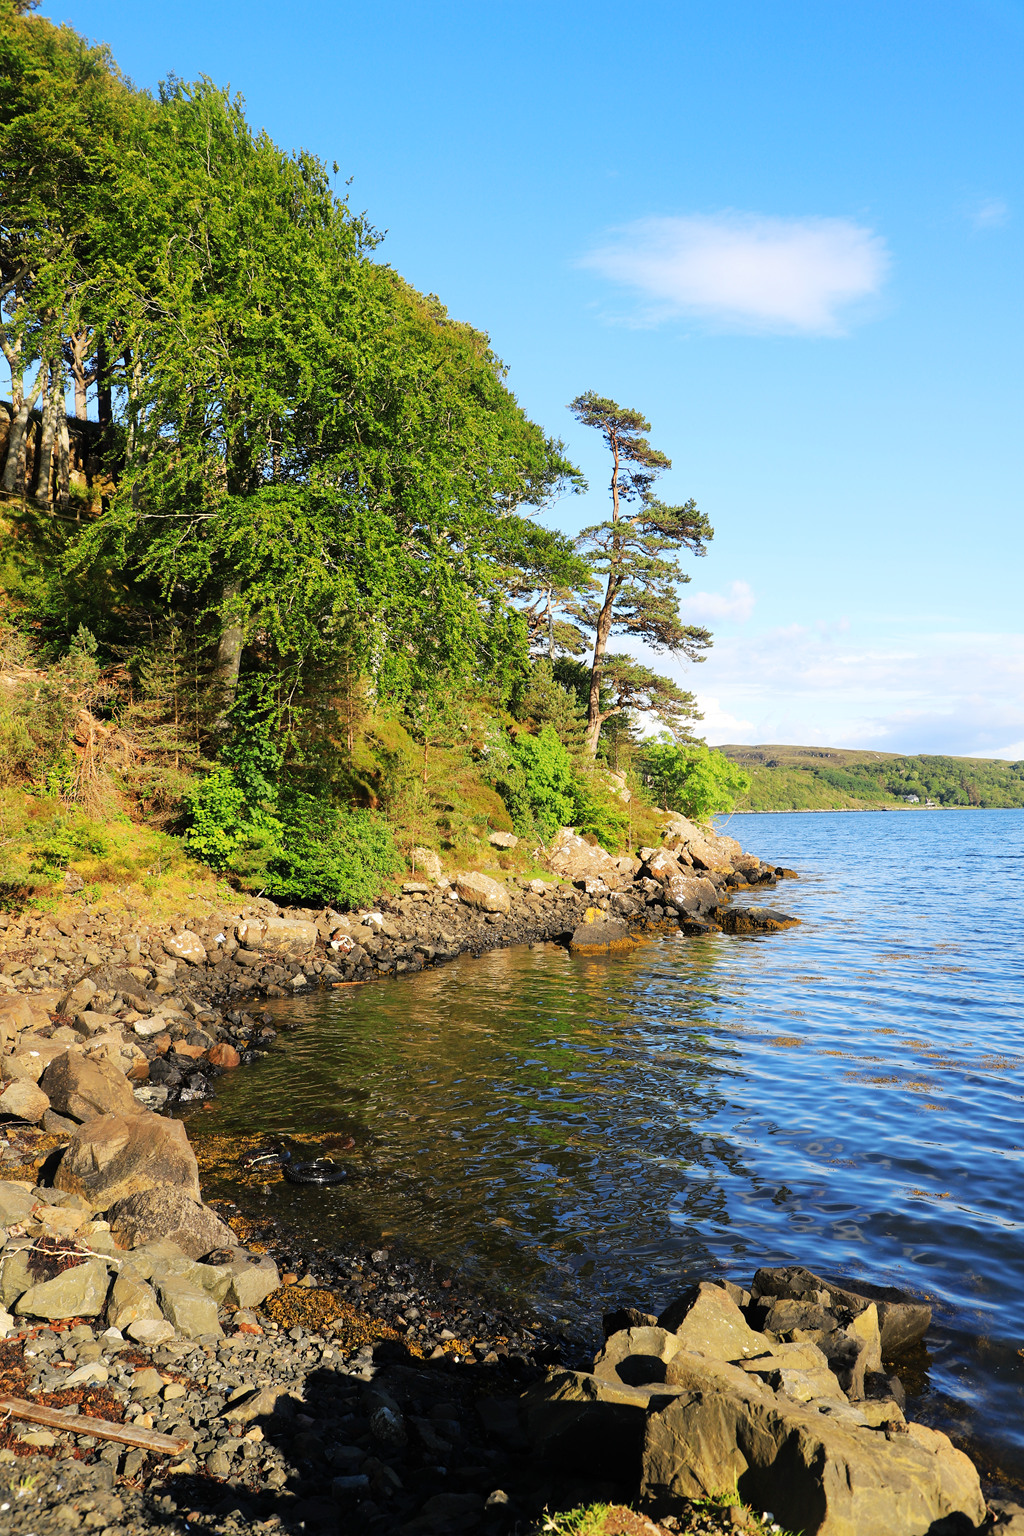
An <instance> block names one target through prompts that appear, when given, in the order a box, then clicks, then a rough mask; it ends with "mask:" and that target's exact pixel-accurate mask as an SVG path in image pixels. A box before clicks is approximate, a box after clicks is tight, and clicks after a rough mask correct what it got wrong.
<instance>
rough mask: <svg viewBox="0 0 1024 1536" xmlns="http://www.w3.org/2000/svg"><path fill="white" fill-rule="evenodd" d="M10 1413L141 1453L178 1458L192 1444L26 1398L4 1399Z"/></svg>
mask: <svg viewBox="0 0 1024 1536" xmlns="http://www.w3.org/2000/svg"><path fill="white" fill-rule="evenodd" d="M3 1413H9V1414H10V1415H11V1417H12V1418H15V1419H27V1420H28V1421H29V1423H31V1424H42V1425H43V1426H44V1427H45V1428H46V1429H63V1430H66V1431H67V1432H68V1433H69V1434H72V1435H95V1436H96V1438H97V1440H118V1441H120V1443H121V1444H122V1445H134V1446H137V1447H138V1449H139V1450H140V1451H156V1452H157V1453H159V1454H161V1455H164V1456H176V1455H177V1454H178V1453H179V1451H183V1450H185V1449H186V1448H187V1447H188V1446H189V1445H190V1444H191V1441H189V1440H180V1439H177V1438H175V1436H174V1435H161V1434H158V1433H157V1431H156V1430H155V1429H136V1428H135V1426H134V1425H133V1424H112V1423H111V1421H110V1420H109V1419H91V1418H90V1417H89V1415H88V1414H85V1413H63V1412H62V1411H61V1409H59V1408H45V1407H44V1406H43V1404H42V1403H30V1402H28V1401H27V1400H26V1399H25V1398H23V1397H0V1414H3Z"/></svg>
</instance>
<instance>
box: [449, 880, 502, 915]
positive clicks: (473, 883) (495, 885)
mask: <svg viewBox="0 0 1024 1536" xmlns="http://www.w3.org/2000/svg"><path fill="white" fill-rule="evenodd" d="M452 884H453V885H454V887H455V894H456V895H457V896H458V898H459V900H460V901H464V902H465V903H466V905H467V906H468V907H479V908H480V910H481V911H482V912H502V913H505V912H508V911H509V910H510V909H511V906H512V901H511V898H510V897H509V894H508V891H507V889H506V888H505V886H504V885H503V884H502V882H501V881H500V880H492V879H491V876H490V875H481V874H478V873H477V871H476V870H472V869H471V870H460V871H459V873H458V874H456V875H453V876H452Z"/></svg>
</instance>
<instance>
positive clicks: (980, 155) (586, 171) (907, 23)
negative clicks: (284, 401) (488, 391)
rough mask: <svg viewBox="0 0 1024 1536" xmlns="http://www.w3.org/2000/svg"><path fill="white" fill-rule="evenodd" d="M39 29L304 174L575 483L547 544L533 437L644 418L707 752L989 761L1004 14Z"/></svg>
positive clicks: (895, 4)
mask: <svg viewBox="0 0 1024 1536" xmlns="http://www.w3.org/2000/svg"><path fill="white" fill-rule="evenodd" d="M43 10H44V11H45V12H46V13H47V14H49V15H51V16H52V17H53V18H54V19H59V20H67V21H69V22H70V23H71V24H72V25H74V26H76V27H77V28H78V29H79V30H80V31H83V32H85V33H87V34H88V35H90V36H92V37H95V38H100V39H103V40H105V41H106V42H108V43H110V45H111V47H112V48H113V50H114V54H115V56H116V57H117V59H118V61H119V62H120V64H121V66H122V68H123V69H125V70H126V71H127V72H128V73H129V74H130V75H131V76H132V77H133V79H134V80H135V82H136V84H138V85H147V86H152V85H154V84H155V82H156V81H157V80H158V79H159V78H160V77H161V76H163V75H166V74H167V73H168V72H170V71H173V72H174V73H176V74H178V75H179V76H182V77H184V78H186V79H190V78H194V77H195V76H196V75H198V74H200V73H205V74H208V75H210V76H211V77H212V78H213V79H214V80H216V81H217V82H218V83H221V84H227V83H230V85H231V86H232V87H233V88H234V89H236V90H238V91H240V92H241V93H242V94H243V95H244V96H245V98H246V100H247V103H248V109H249V115H250V118H251V120H252V121H253V122H254V123H255V124H257V125H259V126H265V127H266V128H267V129H268V130H269V132H270V133H271V134H272V135H273V137H274V138H275V139H277V140H278V142H280V143H281V144H282V145H283V146H285V147H286V148H298V147H299V146H302V147H305V148H308V149H311V150H313V151H314V152H316V153H317V154H319V155H320V156H322V157H323V158H324V159H325V160H327V161H332V160H337V161H338V163H339V166H340V167H341V178H340V180H341V179H344V178H346V177H349V176H351V177H352V178H353V183H352V188H351V197H352V201H353V204H354V206H356V207H357V208H360V209H366V210H367V211H368V213H369V215H370V217H371V219H372V220H373V222H374V223H375V224H376V225H377V226H378V227H380V228H383V229H386V230H387V232H388V233H387V239H386V241H385V244H384V246H383V248H382V251H381V256H382V259H386V260H388V261H390V262H391V263H392V264H393V265H394V266H395V267H397V268H398V269H399V270H400V271H401V272H402V273H404V275H405V276H406V277H407V278H409V280H410V281H411V282H413V283H414V284H416V286H417V287H419V288H421V289H423V290H425V291H429V292H435V293H437V294H438V295H439V296H440V297H441V298H442V300H443V301H444V302H445V303H446V304H447V305H448V307H449V309H450V310H451V312H452V313H453V314H455V315H456V316H458V317H459V318H461V319H466V320H469V321H471V322H472V323H473V324H475V325H477V326H479V327H480V328H482V329H485V330H487V331H489V332H490V334H491V336H492V338H493V341H494V345H495V347H496V349H497V351H498V352H499V354H500V355H501V356H502V357H503V358H504V359H505V361H506V362H507V363H508V365H509V369H510V372H509V384H510V385H511V387H512V388H513V389H514V390H515V392H516V394H517V395H518V397H519V398H520V400H521V401H522V403H523V404H524V406H525V407H526V409H527V410H528V411H529V413H530V414H531V415H532V416H534V417H535V418H536V419H537V420H538V421H540V422H541V423H542V424H543V425H544V426H545V428H547V429H548V430H549V431H552V432H555V433H557V434H559V435H561V436H564V437H565V439H566V441H567V443H568V444H569V447H570V450H571V452H572V454H573V456H574V457H576V459H577V461H578V462H580V463H581V464H582V465H583V467H584V468H585V469H586V471H587V473H588V475H589V476H590V479H591V485H592V489H591V492H590V494H589V496H588V497H587V498H586V500H585V501H580V500H578V499H575V498H570V499H568V500H566V501H563V502H561V503H560V504H559V505H558V506H557V507H556V508H555V509H554V510H553V512H552V514H551V520H552V521H554V522H556V523H558V524H559V525H560V526H563V527H564V528H566V529H567V530H569V531H575V530H576V529H577V528H578V527H580V526H581V525H582V524H583V523H585V522H590V521H594V520H596V519H597V518H599V517H600V516H601V515H602V507H603V504H604V495H605V492H604V484H605V482H606V478H607V477H606V469H605V465H604V462H603V458H602V451H601V447H600V443H599V441H598V440H597V439H596V437H594V436H593V435H592V434H589V433H587V432H586V431H585V430H584V429H582V428H579V427H577V426H576V425H575V424H574V422H573V421H572V419H571V418H570V416H569V414H568V412H567V411H566V409H565V405H566V402H567V401H568V400H570V399H572V398H573V397H574V396H575V395H576V394H578V393H580V392H581V391H583V390H585V389H595V390H597V391H599V392H600V393H602V394H607V395H611V396H612V397H614V398H615V399H617V400H619V401H620V402H622V403H623V404H626V405H630V406H634V407H636V408H638V409H641V410H643V411H644V412H645V413H646V414H647V415H648V416H649V418H650V420H651V423H652V432H651V438H652V441H653V442H654V443H655V444H656V445H657V446H659V447H661V448H662V449H664V451H665V452H667V453H668V454H669V455H670V456H671V458H672V459H673V469H672V471H671V473H670V474H669V475H667V476H666V477H665V479H664V480H663V481H662V483H661V489H662V492H663V494H664V496H665V499H666V500H678V501H682V500H684V499H686V498H687V497H688V496H691V495H692V496H694V497H695V498H696V500H697V502H698V504H699V505H700V506H701V507H702V508H703V509H704V510H705V511H706V512H707V513H708V515H709V516H710V518H711V521H712V523H713V524H714V526H715V529H716V535H715V539H714V543H713V544H712V546H711V550H710V552H709V554H708V555H707V557H706V558H705V559H704V560H700V561H694V562H693V565H692V571H693V581H692V584H691V585H690V587H689V588H687V610H688V612H690V613H691V614H692V616H693V618H694V619H695V620H697V619H699V620H700V622H706V623H707V624H709V626H710V627H711V628H712V629H713V630H714V632H715V637H716V643H715V648H714V650H713V651H712V653H711V655H710V656H709V659H708V660H707V661H706V662H705V663H704V664H702V665H701V666H697V667H693V666H686V665H684V666H678V667H677V666H676V665H675V664H674V663H673V662H671V661H669V662H668V663H667V665H666V668H665V669H666V670H669V671H673V673H674V674H675V675H676V676H678V677H679V679H680V680H681V681H684V682H685V684H686V686H688V687H690V688H692V689H694V691H695V692H696V693H697V694H698V697H699V698H700V699H701V701H702V704H703V707H704V709H705V729H706V734H707V737H708V740H710V741H712V742H726V741H748V742H758V741H760V742H795V743H828V744H832V745H838V746H849V747H876V748H878V749H881V750H886V751H924V752H953V753H964V754H985V755H989V756H1013V757H1016V756H1024V686H1022V684H1024V601H1022V570H1024V561H1022V558H1021V557H1022V554H1024V550H1022V534H1021V523H1022V519H1021V501H1022V491H1021V485H1022V476H1021V467H1022V466H1021V458H1022V441H1024V434H1022V430H1021V420H1022V410H1021V407H1022V400H1021V395H1022V388H1021V369H1020V359H1021V356H1022V339H1024V338H1022V334H1021V333H1022V330H1024V324H1022V314H1024V310H1022V304H1021V273H1022V270H1024V261H1022V254H1024V253H1022V250H1021V244H1022V242H1021V227H1022V220H1021V213H1022V209H1024V196H1022V190H1024V189H1022V187H1021V181H1022V160H1021V153H1020V145H1021V129H1022V117H1024V107H1022V102H1024V91H1022V85H1024V67H1022V66H1024V3H1018V0H958V3H947V0H885V3H875V0H856V3H855V4H851V3H847V4H839V5H836V4H823V3H821V0H813V3H812V0H804V3H798V0H767V3H766V0H718V3H716V4H713V5H712V4H708V3H707V0H704V3H701V4H696V3H688V0H675V3H660V4H658V3H649V4H643V3H634V4H633V5H631V6H628V7H624V6H621V5H611V4H607V3H606V0H589V3H587V4H585V5H584V4H581V3H558V0H554V3H552V0H548V3H545V4H538V3H535V0H526V3H524V0H516V3H507V0H492V3H490V4H488V5H480V4H473V5H469V4H443V3H442V4H434V5H424V4H423V3H422V0H421V3H416V4H413V3H395V0H376V3H375V4H374V5H372V6H368V5H365V4H361V5H359V6H355V5H351V4H348V3H341V4H324V3H314V0H307V3H302V0H298V3H293V4H292V5H290V6H289V7H286V8H284V7H281V6H279V5H273V6H272V5H270V4H268V3H266V0H247V3H246V4H245V5H242V4H241V3H236V0H220V3H218V4H217V5H209V4H202V5H201V4H199V3H197V0H176V3H175V4H173V5H171V6H163V7H156V6H140V5H138V3H137V0H133V3H131V4H128V3H122V0H65V7H64V8H63V9H58V7H57V6H56V5H48V4H47V3H46V0H44V4H43Z"/></svg>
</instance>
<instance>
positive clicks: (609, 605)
mask: <svg viewBox="0 0 1024 1536" xmlns="http://www.w3.org/2000/svg"><path fill="white" fill-rule="evenodd" d="M610 442H611V449H612V483H611V492H612V522H613V523H617V522H618V521H619V442H618V438H617V437H615V435H614V434H612V435H611V438H610ZM617 564H618V561H617V558H616V556H615V554H614V552H613V557H612V567H611V570H610V571H609V572H608V586H607V588H606V589H605V594H604V602H603V603H602V604H601V612H600V613H599V614H598V616H597V634H596V635H595V637H594V659H593V662H592V663H591V667H590V697H589V698H588V700H587V729H586V733H585V735H584V737H583V752H584V755H585V756H586V757H589V758H590V760H591V761H592V762H593V760H594V758H596V756H597V743H598V740H599V738H600V735H601V726H602V725H603V724H604V720H603V719H602V716H601V658H602V657H603V656H604V653H605V651H606V650H607V649H608V637H609V636H610V634H611V632H612V618H613V616H614V611H615V599H616V597H617V596H618V591H619V573H618V570H617Z"/></svg>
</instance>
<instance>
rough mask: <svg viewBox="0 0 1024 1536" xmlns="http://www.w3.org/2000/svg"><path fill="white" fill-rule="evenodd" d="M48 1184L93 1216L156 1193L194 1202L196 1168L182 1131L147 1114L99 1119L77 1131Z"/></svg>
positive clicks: (178, 1125) (176, 1123) (196, 1197)
mask: <svg viewBox="0 0 1024 1536" xmlns="http://www.w3.org/2000/svg"><path fill="white" fill-rule="evenodd" d="M126 1086H127V1085H126ZM128 1091H129V1093H131V1089H129V1090H128ZM132 1106H133V1109H135V1108H136V1106H135V1101H134V1099H133V1100H132ZM54 1184H55V1185H56V1187H57V1188H58V1189H64V1190H67V1191H68V1192H69V1193H71V1194H76V1195H82V1196H83V1197H84V1198H85V1199H86V1200H88V1201H89V1204H90V1206H91V1208H92V1209H93V1210H94V1211H107V1210H109V1209H110V1208H111V1206H114V1205H116V1204H117V1203H118V1201H120V1200H125V1199H127V1197H128V1196H129V1195H134V1194H137V1193H138V1192H139V1191H140V1190H144V1189H154V1188H160V1187H167V1188H171V1189H178V1190H181V1191H182V1193H184V1194H186V1195H190V1196H191V1197H192V1199H193V1200H195V1201H196V1202H198V1201H199V1168H198V1165H197V1163H196V1157H195V1153H194V1152H193V1151H192V1148H191V1147H190V1146H189V1144H188V1137H187V1136H186V1135H185V1127H184V1125H182V1123H181V1121H180V1120H166V1119H164V1118H163V1116H161V1115H154V1114H151V1113H150V1112H149V1111H148V1110H140V1111H138V1112H137V1113H132V1114H118V1115H100V1116H97V1117H96V1119H94V1120H90V1121H88V1122H87V1124H85V1125H83V1126H81V1127H80V1128H79V1130H78V1131H77V1132H76V1133H75V1135H74V1136H73V1137H72V1139H71V1144H70V1146H69V1147H68V1149H67V1151H66V1152H65V1153H64V1156H63V1157H62V1158H61V1161H60V1165H59V1167H58V1169H57V1173H56V1176H55V1178H54Z"/></svg>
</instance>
